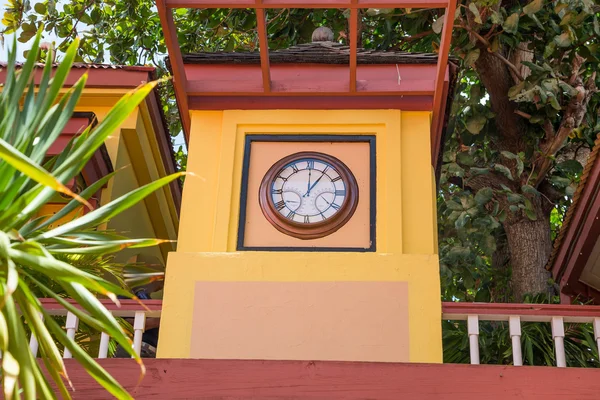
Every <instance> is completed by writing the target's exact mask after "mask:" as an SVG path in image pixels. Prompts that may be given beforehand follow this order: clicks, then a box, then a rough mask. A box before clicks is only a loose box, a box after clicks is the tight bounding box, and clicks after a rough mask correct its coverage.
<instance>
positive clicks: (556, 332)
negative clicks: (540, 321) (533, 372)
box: [552, 317, 567, 367]
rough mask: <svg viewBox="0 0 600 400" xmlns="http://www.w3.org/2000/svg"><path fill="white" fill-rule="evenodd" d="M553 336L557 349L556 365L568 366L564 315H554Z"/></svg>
mask: <svg viewBox="0 0 600 400" xmlns="http://www.w3.org/2000/svg"><path fill="white" fill-rule="evenodd" d="M552 338H553V339H554V348H555V349H556V366H557V367H566V366H567V361H566V359H565V324H564V321H563V317H552Z"/></svg>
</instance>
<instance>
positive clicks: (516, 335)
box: [508, 316, 523, 366]
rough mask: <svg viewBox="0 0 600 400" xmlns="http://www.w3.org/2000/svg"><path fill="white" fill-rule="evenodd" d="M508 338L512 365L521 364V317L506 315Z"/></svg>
mask: <svg viewBox="0 0 600 400" xmlns="http://www.w3.org/2000/svg"><path fill="white" fill-rule="evenodd" d="M508 326H509V330H510V339H511V340H512V353H513V365H515V366H522V365H523V353H522V351H521V317H519V316H510V317H508Z"/></svg>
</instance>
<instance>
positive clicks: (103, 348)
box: [98, 332, 110, 358]
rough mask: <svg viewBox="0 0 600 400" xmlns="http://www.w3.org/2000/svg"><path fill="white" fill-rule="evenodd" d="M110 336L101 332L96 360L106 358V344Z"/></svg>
mask: <svg viewBox="0 0 600 400" xmlns="http://www.w3.org/2000/svg"><path fill="white" fill-rule="evenodd" d="M109 341H110V336H108V334H107V333H104V332H102V334H101V335H100V349H99V350H98V358H106V357H107V356H108V342H109Z"/></svg>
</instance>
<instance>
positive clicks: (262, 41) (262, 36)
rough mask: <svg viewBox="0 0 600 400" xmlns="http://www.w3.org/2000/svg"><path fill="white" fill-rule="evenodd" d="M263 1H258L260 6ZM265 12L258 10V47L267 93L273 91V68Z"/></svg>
mask: <svg viewBox="0 0 600 400" xmlns="http://www.w3.org/2000/svg"><path fill="white" fill-rule="evenodd" d="M260 3H261V0H256V4H257V5H258V4H260ZM265 14H266V13H265V10H264V9H262V8H257V9H256V28H257V30H258V45H259V47H260V48H259V50H260V68H261V70H262V80H263V89H264V91H265V93H269V92H270V91H271V67H270V65H269V42H268V38H267V17H266V15H265Z"/></svg>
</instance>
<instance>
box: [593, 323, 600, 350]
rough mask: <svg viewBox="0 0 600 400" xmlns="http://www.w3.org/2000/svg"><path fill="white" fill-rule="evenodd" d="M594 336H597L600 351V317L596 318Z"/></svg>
mask: <svg viewBox="0 0 600 400" xmlns="http://www.w3.org/2000/svg"><path fill="white" fill-rule="evenodd" d="M594 336H595V338H596V346H598V352H599V353H600V318H594Z"/></svg>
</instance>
